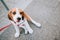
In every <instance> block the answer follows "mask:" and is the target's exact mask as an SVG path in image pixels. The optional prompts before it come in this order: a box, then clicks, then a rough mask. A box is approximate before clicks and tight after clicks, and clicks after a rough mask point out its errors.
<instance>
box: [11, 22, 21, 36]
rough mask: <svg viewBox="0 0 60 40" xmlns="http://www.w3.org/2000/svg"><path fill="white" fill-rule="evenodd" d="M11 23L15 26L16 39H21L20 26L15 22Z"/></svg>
mask: <svg viewBox="0 0 60 40" xmlns="http://www.w3.org/2000/svg"><path fill="white" fill-rule="evenodd" d="M11 23H12V24H13V25H14V28H15V30H16V33H15V37H19V35H20V32H19V28H18V26H17V25H16V24H15V23H14V22H12V21H11Z"/></svg>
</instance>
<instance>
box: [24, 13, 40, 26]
mask: <svg viewBox="0 0 60 40" xmlns="http://www.w3.org/2000/svg"><path fill="white" fill-rule="evenodd" d="M24 16H25V18H26V19H27V20H28V21H31V22H32V23H34V24H35V25H36V26H38V27H41V24H40V23H37V22H36V21H34V20H33V19H32V18H31V17H30V16H29V15H28V14H26V13H24Z"/></svg>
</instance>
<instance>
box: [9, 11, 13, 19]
mask: <svg viewBox="0 0 60 40" xmlns="http://www.w3.org/2000/svg"><path fill="white" fill-rule="evenodd" d="M8 18H9V20H12V18H13V17H12V11H9V12H8Z"/></svg>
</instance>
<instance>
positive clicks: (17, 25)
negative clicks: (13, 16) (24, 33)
mask: <svg viewBox="0 0 60 40" xmlns="http://www.w3.org/2000/svg"><path fill="white" fill-rule="evenodd" d="M24 22H25V20H23V22H21V23H20V24H17V26H19V25H21V24H22V26H24V25H25V24H23V23H24ZM14 23H15V24H16V22H15V21H14Z"/></svg>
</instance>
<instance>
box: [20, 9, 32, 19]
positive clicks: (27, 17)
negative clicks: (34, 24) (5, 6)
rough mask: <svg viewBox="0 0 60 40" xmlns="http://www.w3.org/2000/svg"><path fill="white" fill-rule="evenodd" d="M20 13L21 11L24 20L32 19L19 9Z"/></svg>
mask: <svg viewBox="0 0 60 40" xmlns="http://www.w3.org/2000/svg"><path fill="white" fill-rule="evenodd" d="M19 11H20V14H21V15H22V16H24V18H26V19H27V20H30V19H31V17H30V16H29V15H28V14H26V13H25V12H24V11H23V10H21V9H19Z"/></svg>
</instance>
